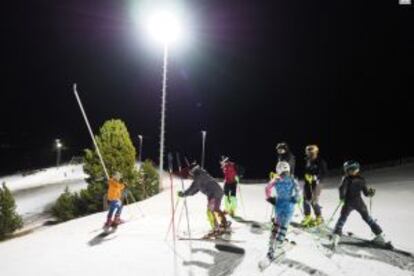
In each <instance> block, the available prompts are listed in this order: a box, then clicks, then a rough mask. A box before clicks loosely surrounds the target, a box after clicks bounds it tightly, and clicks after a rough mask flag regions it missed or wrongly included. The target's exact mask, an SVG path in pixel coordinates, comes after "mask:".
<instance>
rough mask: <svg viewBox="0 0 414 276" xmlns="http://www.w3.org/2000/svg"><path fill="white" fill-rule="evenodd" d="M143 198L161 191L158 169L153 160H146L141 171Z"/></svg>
mask: <svg viewBox="0 0 414 276" xmlns="http://www.w3.org/2000/svg"><path fill="white" fill-rule="evenodd" d="M139 183H140V191H141V192H140V194H141V197H140V198H141V199H145V198H147V197H150V196H153V195H155V194H157V193H158V192H159V177H158V171H157V169H156V168H155V167H154V165H153V163H152V161H151V160H145V162H144V163H142V165H141V169H140V171H139Z"/></svg>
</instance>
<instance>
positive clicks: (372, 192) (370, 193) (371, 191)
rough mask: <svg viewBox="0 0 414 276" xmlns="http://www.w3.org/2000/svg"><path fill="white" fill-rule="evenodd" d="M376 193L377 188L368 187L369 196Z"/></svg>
mask: <svg viewBox="0 0 414 276" xmlns="http://www.w3.org/2000/svg"><path fill="white" fill-rule="evenodd" d="M374 195H375V189H374V188H368V196H369V197H373V196H374Z"/></svg>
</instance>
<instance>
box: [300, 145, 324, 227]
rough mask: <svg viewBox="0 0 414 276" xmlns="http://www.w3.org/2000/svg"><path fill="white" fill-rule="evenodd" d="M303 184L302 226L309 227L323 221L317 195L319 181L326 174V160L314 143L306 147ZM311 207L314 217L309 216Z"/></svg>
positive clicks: (319, 188)
mask: <svg viewBox="0 0 414 276" xmlns="http://www.w3.org/2000/svg"><path fill="white" fill-rule="evenodd" d="M305 153H306V158H305V160H306V164H305V177H304V179H305V184H304V187H303V197H304V200H303V211H304V214H305V217H304V219H303V221H302V223H301V224H302V226H304V227H311V226H317V225H320V224H322V223H323V218H322V210H321V209H322V207H321V206H320V205H319V196H320V194H321V192H322V184H321V181H322V179H323V177H324V175H325V174H326V171H327V167H326V162H325V161H324V160H323V159H322V158H320V157H319V148H318V146H316V145H309V146H307V147H306V150H305ZM311 209H313V211H314V213H315V216H316V218H315V219H313V218H312V216H311Z"/></svg>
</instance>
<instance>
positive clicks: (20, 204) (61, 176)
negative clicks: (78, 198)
mask: <svg viewBox="0 0 414 276" xmlns="http://www.w3.org/2000/svg"><path fill="white" fill-rule="evenodd" d="M86 176H87V175H86V174H85V173H84V172H83V168H82V165H64V166H60V167H52V168H48V169H42V170H39V171H37V172H35V173H33V174H30V175H26V176H24V175H22V174H17V175H11V176H5V177H1V178H0V183H3V182H5V183H6V185H7V187H8V188H9V189H10V190H11V192H12V193H13V195H14V198H15V200H16V204H17V212H18V213H19V214H21V215H22V216H23V219H24V221H25V224H27V223H31V222H34V221H37V220H39V219H40V218H42V217H44V216H45V211H47V210H48V209H49V208H50V206H51V205H52V204H53V203H54V202H55V201H56V199H57V198H58V197H59V196H60V195H61V194H62V193H63V191H64V190H65V188H66V187H69V188H70V190H71V191H79V190H80V189H82V188H85V187H86V182H85V180H84V179H85V177H86Z"/></svg>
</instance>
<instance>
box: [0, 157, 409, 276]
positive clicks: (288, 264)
mask: <svg viewBox="0 0 414 276" xmlns="http://www.w3.org/2000/svg"><path fill="white" fill-rule="evenodd" d="M366 177H367V179H368V181H370V182H371V183H372V184H373V185H374V186H375V187H376V188H377V195H376V197H375V198H374V202H373V215H374V217H375V218H376V219H377V220H378V222H379V223H380V225H381V226H382V227H383V229H384V231H385V233H386V236H387V237H388V238H389V239H391V240H393V243H394V244H395V245H396V246H397V247H399V248H402V249H405V250H409V251H411V252H414V237H413V234H412V233H414V224H413V223H412V221H413V219H414V214H413V212H412V210H414V208H413V207H414V201H413V193H414V165H406V166H404V167H400V168H393V169H386V170H378V171H372V172H370V173H368V174H367V175H366ZM339 180H340V179H339V177H338V178H335V179H329V180H328V181H327V182H328V183H329V185H327V186H329V188H327V189H325V190H324V192H323V194H322V198H321V203H322V205H323V206H324V209H323V211H324V214H325V216H326V217H328V216H329V215H330V214H331V213H332V211H333V210H334V207H335V206H336V204H337V203H338V193H337V190H336V186H337V184H335V183H338V182H339ZM175 183H176V185H180V182H179V181H178V180H175ZM186 185H188V182H186ZM241 191H242V202H243V206H240V208H239V213H240V215H242V216H243V217H245V218H246V219H252V220H255V221H259V222H266V221H268V220H269V216H270V212H271V209H270V207H269V204H267V203H266V202H265V201H264V184H262V185H241ZM187 202H188V206H189V209H190V210H189V211H190V222H191V231H192V234H193V236H195V237H200V236H201V235H202V234H204V233H205V232H206V231H208V224H207V222H206V219H205V205H206V200H205V198H204V197H203V196H202V195H196V196H193V197H189V198H188V201H187ZM239 202H240V203H241V201H239ZM243 207H244V208H243ZM181 210H182V201H180V203H179V205H178V209H177V215H176V217H177V228H178V229H177V232H178V234H179V235H184V234H185V233H184V232H185V231H186V223H185V217H182V220H181V222H180V223H178V220H179V217H180V216H179V215H180V213H181ZM141 212H142V213H143V214H142V213H141ZM170 215H171V211H170V191H169V190H166V191H164V192H163V193H161V194H159V195H157V196H155V197H153V198H151V199H148V200H146V201H143V202H140V203H138V204H133V205H130V206H128V207H126V208H125V209H124V213H123V217H124V219H126V220H127V221H128V222H127V223H125V224H123V225H121V226H120V227H119V228H118V230H117V232H115V233H113V234H111V235H109V236H107V237H106V238H104V239H96V236H97V235H98V234H99V233H100V232H101V229H100V228H101V226H102V224H103V222H104V220H105V213H99V214H95V215H91V216H88V217H84V218H81V219H77V220H73V221H70V222H67V223H63V224H60V225H56V226H52V227H49V228H45V229H44V230H42V231H38V232H35V233H33V234H31V235H27V236H24V237H21V238H17V239H13V240H9V241H6V242H3V243H0V260H1V261H0V262H1V266H0V271H1V275H5V276H9V275H10V276H11V275H13V276H19V275H22V276H23V275H45V276H46V275H74V274H76V275H117V276H122V275H128V276H130V275H153V276H155V275H191V273H192V275H211V276H213V275H246V276H251V275H261V274H262V275H282V274H283V275H309V274H312V275H413V272H412V271H413V270H412V269H413V268H411V271H408V270H403V269H402V268H400V267H397V266H394V265H392V262H387V260H382V261H381V260H378V259H376V258H375V256H372V253H370V252H369V251H364V249H363V248H360V249H359V250H356V251H355V252H354V253H355V254H354V255H352V254H344V255H341V254H336V255H334V256H333V257H332V258H328V257H327V256H326V255H324V254H323V253H322V252H321V250H320V249H318V247H317V245H316V242H315V240H314V239H313V238H312V236H311V235H310V234H307V233H297V232H294V231H293V232H290V233H289V234H288V237H289V238H290V239H292V240H295V241H296V242H297V244H298V245H297V246H296V247H295V248H294V249H293V250H291V251H289V252H288V253H287V256H286V259H285V261H284V262H283V263H282V264H278V265H272V266H271V267H269V268H268V269H267V270H265V271H264V272H263V273H260V272H259V270H258V268H257V263H258V261H259V260H260V259H262V258H263V257H264V255H265V253H266V250H267V243H268V236H269V233H268V231H252V229H251V227H250V226H249V225H247V224H242V223H238V222H233V225H232V226H233V228H234V234H233V235H232V239H234V240H241V241H243V242H241V243H237V244H235V245H237V246H239V247H243V248H244V249H245V251H246V253H245V254H244V255H237V254H232V253H228V252H222V251H217V250H216V249H215V247H214V244H213V243H211V242H205V241H199V242H197V241H193V242H192V250H190V247H189V246H190V243H189V242H187V241H176V251H175V252H176V254H173V252H174V251H173V241H172V239H171V234H169V235H168V238H167V240H166V234H167V228H168V225H169V220H170ZM300 219H301V217H300V215H299V212H298V213H297V214H296V215H295V220H300ZM347 229H348V230H352V231H353V232H354V233H355V234H357V235H359V236H361V237H370V235H371V234H370V233H369V231H368V230H369V229H368V228H367V226H366V225H364V223H363V222H362V220H361V219H360V218H359V215H358V214H356V213H354V214H352V215H351V216H350V218H349V221H348V224H347V226H346V229H345V230H347ZM358 256H359V257H358ZM360 256H365V257H364V258H361V257H360ZM390 258H391V257H390Z"/></svg>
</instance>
